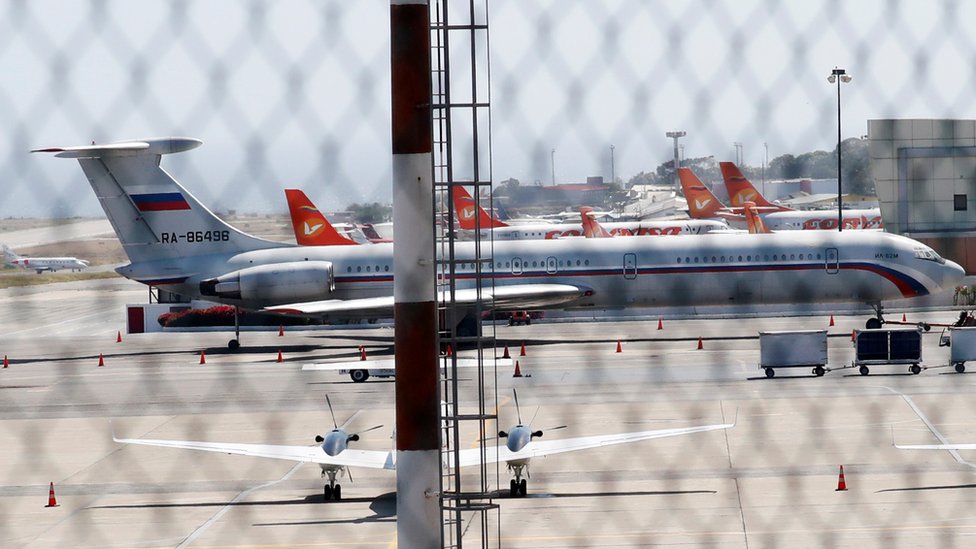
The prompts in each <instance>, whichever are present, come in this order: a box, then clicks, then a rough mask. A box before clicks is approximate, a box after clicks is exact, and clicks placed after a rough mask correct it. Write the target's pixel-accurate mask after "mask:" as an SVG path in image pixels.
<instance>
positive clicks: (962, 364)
mask: <svg viewBox="0 0 976 549" xmlns="http://www.w3.org/2000/svg"><path fill="white" fill-rule="evenodd" d="M965 371H966V363H965V362H957V363H956V373H958V374H961V373H963V372H965Z"/></svg>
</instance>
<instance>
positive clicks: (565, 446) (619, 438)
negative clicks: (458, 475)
mask: <svg viewBox="0 0 976 549" xmlns="http://www.w3.org/2000/svg"><path fill="white" fill-rule="evenodd" d="M734 426H735V424H734V423H724V424H720V425H702V426H699V427H684V428H679V429H659V430H656V431H640V432H636V433H619V434H615V435H595V436H589V437H576V438H565V439H559V440H533V441H532V442H530V443H529V444H526V445H525V448H522V449H521V450H519V451H518V452H512V451H510V450H509V449H508V447H507V446H498V447H497V448H498V452H497V453H496V452H495V448H494V447H490V448H487V456H486V460H487V461H486V463H495V462H496V461H512V460H516V459H528V458H535V457H545V456H550V455H553V454H562V453H564V452H575V451H577V450H586V449H589V448H599V447H601V446H612V445H614V444H626V443H629V442H638V441H641V440H650V439H655V438H667V437H674V436H680V435H690V434H693V433H704V432H707V431H717V430H720V429H729V428H731V427H734ZM480 460H481V457H480V449H478V448H466V449H464V450H461V452H460V466H461V467H465V466H468V465H475V464H478V463H480Z"/></svg>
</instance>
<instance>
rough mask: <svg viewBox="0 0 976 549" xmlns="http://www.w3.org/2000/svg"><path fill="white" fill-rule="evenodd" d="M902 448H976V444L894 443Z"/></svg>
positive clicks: (896, 446)
mask: <svg viewBox="0 0 976 549" xmlns="http://www.w3.org/2000/svg"><path fill="white" fill-rule="evenodd" d="M895 448H900V449H902V450H976V444H972V443H969V444H895Z"/></svg>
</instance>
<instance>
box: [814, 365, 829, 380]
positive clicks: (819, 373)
mask: <svg viewBox="0 0 976 549" xmlns="http://www.w3.org/2000/svg"><path fill="white" fill-rule="evenodd" d="M813 373H814V375H816V376H817V377H823V375H824V374H826V373H827V370H824V367H823V366H817V367H816V368H814V369H813Z"/></svg>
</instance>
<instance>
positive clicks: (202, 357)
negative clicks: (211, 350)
mask: <svg viewBox="0 0 976 549" xmlns="http://www.w3.org/2000/svg"><path fill="white" fill-rule="evenodd" d="M206 363H207V355H205V354H204V353H203V351H200V364H206Z"/></svg>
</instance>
